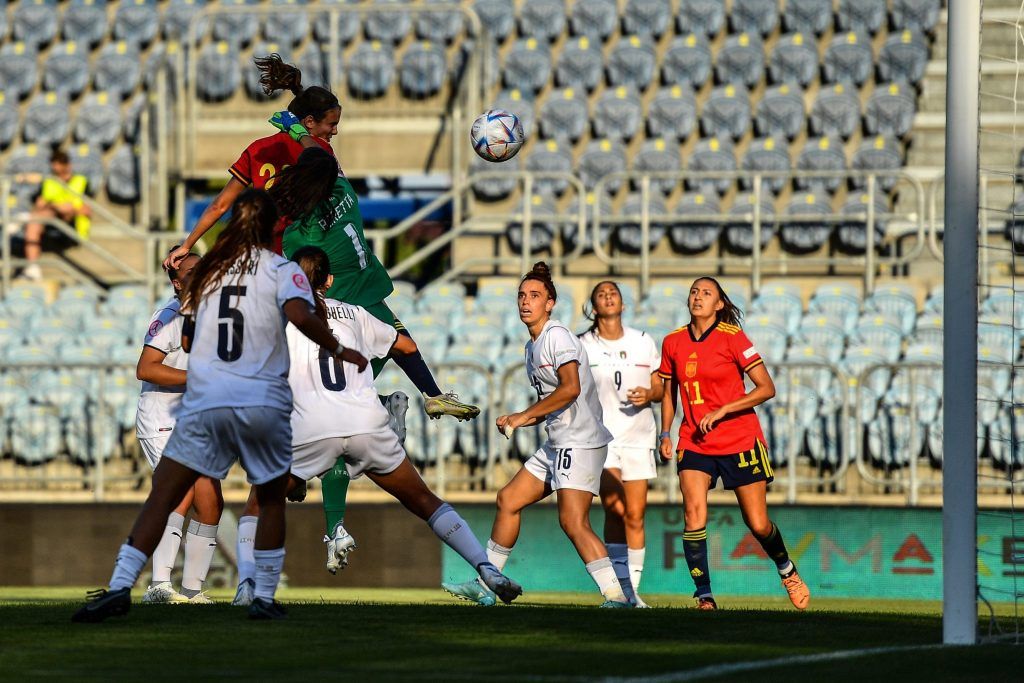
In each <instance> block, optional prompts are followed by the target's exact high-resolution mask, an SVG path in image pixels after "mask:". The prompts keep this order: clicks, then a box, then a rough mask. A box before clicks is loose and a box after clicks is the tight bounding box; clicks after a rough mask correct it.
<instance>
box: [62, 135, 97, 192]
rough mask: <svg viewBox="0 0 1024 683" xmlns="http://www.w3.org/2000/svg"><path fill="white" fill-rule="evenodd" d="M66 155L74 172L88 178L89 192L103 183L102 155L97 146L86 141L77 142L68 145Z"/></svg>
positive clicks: (94, 190) (95, 189)
mask: <svg viewBox="0 0 1024 683" xmlns="http://www.w3.org/2000/svg"><path fill="white" fill-rule="evenodd" d="M68 157H69V158H70V159H71V167H72V168H73V169H75V173H80V174H81V175H84V176H85V177H86V178H88V180H89V192H90V194H92V193H95V192H96V191H97V190H98V189H99V188H100V187H102V185H103V155H102V154H101V153H100V149H99V148H98V147H93V146H92V145H90V144H88V143H85V142H83V143H79V144H77V145H71V146H70V147H68Z"/></svg>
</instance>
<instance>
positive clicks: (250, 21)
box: [213, 0, 259, 48]
mask: <svg viewBox="0 0 1024 683" xmlns="http://www.w3.org/2000/svg"><path fill="white" fill-rule="evenodd" d="M254 4H256V0H221V2H220V6H221V7H245V6H246V5H254ZM257 30H259V17H258V16H256V15H255V14H246V13H244V12H239V13H233V14H215V15H214V16H213V39H214V40H217V41H225V42H228V43H232V44H234V45H235V47H236V48H237V47H241V46H242V45H248V44H249V43H251V42H252V39H253V38H255V37H256V31H257Z"/></svg>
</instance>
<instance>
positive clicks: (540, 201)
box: [505, 194, 559, 254]
mask: <svg viewBox="0 0 1024 683" xmlns="http://www.w3.org/2000/svg"><path fill="white" fill-rule="evenodd" d="M530 203H531V205H532V208H531V212H532V215H531V221H530V247H529V251H530V253H531V254H535V253H537V252H540V251H546V250H548V249H550V248H551V243H552V242H553V241H554V236H555V235H556V234H558V232H559V230H558V228H557V226H555V225H553V223H552V221H551V219H552V218H553V217H554V216H556V215H558V209H557V208H556V206H555V200H554V198H553V197H551V196H549V195H540V194H536V195H534V196H533V197H531V202H530ZM520 206H521V205H520ZM517 215H518V216H521V214H518V213H517ZM524 224H525V219H522V220H513V221H511V222H510V223H509V224H508V228H506V232H505V235H506V236H507V237H508V244H509V247H510V248H511V249H512V251H514V252H517V253H518V252H520V251H522V248H523V235H524Z"/></svg>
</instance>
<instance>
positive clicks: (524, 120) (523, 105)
mask: <svg viewBox="0 0 1024 683" xmlns="http://www.w3.org/2000/svg"><path fill="white" fill-rule="evenodd" d="M488 109H504V110H505V111H510V112H512V113H513V114H515V115H516V116H518V117H519V122H520V123H521V124H523V133H524V134H525V135H526V136H527V137H529V136H530V135H531V134H532V133H533V124H534V122H535V120H536V118H537V117H536V116H535V115H534V101H533V95H532V94H531V93H525V92H523V91H522V90H519V89H518V88H512V89H511V90H504V91H502V92H501V93H500V94H499V95H498V97H497V98H496V99H495V100H494V103H493V104H492V105H491V106H490V107H488Z"/></svg>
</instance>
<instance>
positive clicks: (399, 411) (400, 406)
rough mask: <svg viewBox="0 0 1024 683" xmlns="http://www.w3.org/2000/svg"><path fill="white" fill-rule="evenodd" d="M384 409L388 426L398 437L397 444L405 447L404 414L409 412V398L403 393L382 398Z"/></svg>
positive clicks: (399, 392) (398, 392)
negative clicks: (386, 412)
mask: <svg viewBox="0 0 1024 683" xmlns="http://www.w3.org/2000/svg"><path fill="white" fill-rule="evenodd" d="M384 407H385V408H386V409H387V411H388V416H389V417H388V426H389V427H391V430H392V431H393V432H394V433H395V434H397V435H398V442H399V443H401V444H402V445H403V446H404V445H405V434H406V429H405V414H406V413H407V412H408V411H409V397H408V396H406V395H405V393H404V392H401V391H396V392H395V393H393V394H391V395H389V396H386V397H384Z"/></svg>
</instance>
